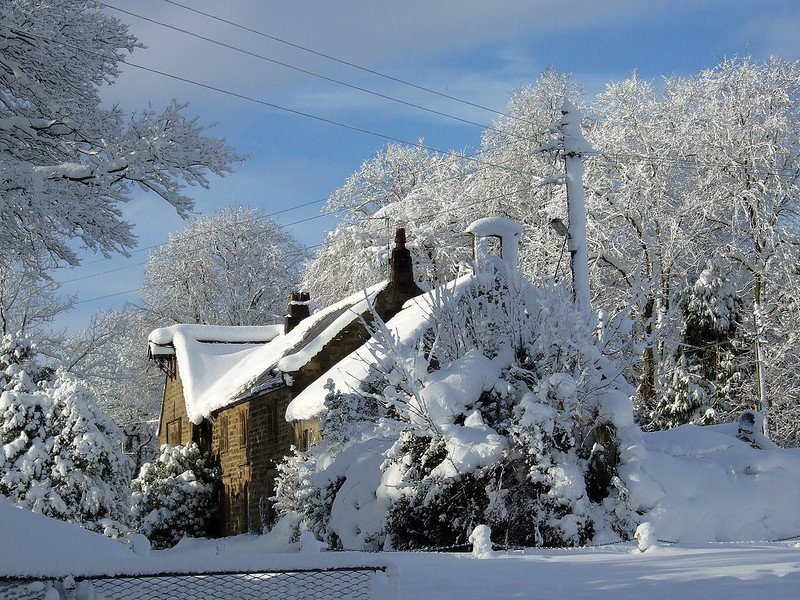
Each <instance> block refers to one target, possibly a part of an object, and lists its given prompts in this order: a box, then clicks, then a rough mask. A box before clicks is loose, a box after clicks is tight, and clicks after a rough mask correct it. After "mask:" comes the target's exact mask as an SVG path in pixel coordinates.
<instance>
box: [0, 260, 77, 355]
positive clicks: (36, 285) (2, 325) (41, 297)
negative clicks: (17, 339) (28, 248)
mask: <svg viewBox="0 0 800 600" xmlns="http://www.w3.org/2000/svg"><path fill="white" fill-rule="evenodd" d="M71 306H72V302H71V300H63V299H61V297H60V294H59V286H58V284H57V283H56V282H55V281H53V280H52V279H51V278H49V277H41V267H40V266H37V267H36V268H35V269H33V270H31V269H28V268H26V266H25V265H24V264H23V263H21V262H19V261H14V262H8V263H3V264H2V265H0V334H2V335H6V334H10V333H18V332H19V333H22V334H24V335H27V336H36V337H37V338H38V339H39V340H40V341H41V340H42V339H43V338H47V339H48V340H50V341H55V340H54V337H55V336H54V335H53V332H52V331H50V330H49V329H50V325H51V324H52V323H53V321H54V320H55V318H56V317H57V316H58V315H59V314H61V313H63V312H64V311H66V310H69V308H71Z"/></svg>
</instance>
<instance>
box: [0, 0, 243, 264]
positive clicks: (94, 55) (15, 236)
mask: <svg viewBox="0 0 800 600" xmlns="http://www.w3.org/2000/svg"><path fill="white" fill-rule="evenodd" d="M0 40H2V41H0V89H1V90H2V102H0V195H2V197H3V202H2V206H0V230H2V231H3V235H2V236H0V257H2V259H3V260H2V262H4V263H5V262H9V261H12V260H14V261H22V262H25V263H27V265H28V266H29V267H32V268H36V267H38V266H40V264H41V261H40V259H41V257H43V256H44V257H46V258H47V260H48V262H49V264H51V265H52V264H64V263H68V264H76V263H77V262H78V258H77V255H76V252H75V249H74V247H73V245H72V244H71V242H72V241H73V240H74V239H76V238H77V239H78V240H79V241H80V242H81V243H82V244H83V245H85V246H86V247H88V248H90V249H92V250H96V251H99V252H102V253H104V254H108V253H110V252H118V251H124V250H125V249H126V248H128V247H130V246H132V245H133V243H134V242H135V238H134V236H133V233H132V226H131V225H130V224H129V223H126V222H125V221H124V220H123V219H122V218H121V212H120V203H122V202H125V201H126V200H128V199H129V198H130V194H131V191H132V189H133V188H134V187H136V188H139V189H141V190H146V191H152V192H155V193H156V194H158V195H159V196H161V197H162V198H164V199H165V200H166V201H167V202H168V203H169V204H171V205H172V206H174V207H175V209H176V210H177V211H178V213H179V214H180V215H182V216H186V215H188V214H189V213H190V211H191V209H192V205H193V202H192V200H191V199H190V198H189V197H188V196H186V195H185V193H184V192H183V190H184V188H185V187H186V186H187V185H190V186H193V185H199V186H202V187H207V186H208V184H209V181H208V174H209V173H213V174H216V175H223V174H224V173H225V172H227V171H229V170H230V165H231V163H232V162H233V161H235V160H238V159H239V157H237V156H236V155H235V154H234V153H233V152H232V151H231V149H230V148H228V147H227V146H226V145H225V143H224V142H223V141H221V140H219V139H214V138H210V137H207V136H205V135H204V128H203V127H202V126H200V125H199V124H198V122H197V120H196V119H194V118H191V117H187V115H186V110H185V108H186V107H185V105H183V104H178V103H175V102H173V103H172V104H171V105H170V106H168V107H167V108H166V109H165V110H164V111H163V112H157V111H155V110H153V109H152V108H147V109H145V110H143V111H141V112H139V113H137V114H133V115H126V114H125V113H124V112H123V111H122V110H121V109H120V108H119V107H112V108H104V107H102V106H101V105H100V97H99V94H98V90H99V87H100V86H102V85H105V84H110V83H113V82H114V80H115V79H116V77H117V76H118V75H119V63H120V62H121V61H123V60H124V57H125V55H126V54H128V53H130V52H133V51H134V50H135V49H136V48H137V46H138V44H137V42H136V38H135V37H134V36H133V35H131V34H130V33H129V32H128V30H127V26H126V25H124V24H123V23H121V22H120V21H119V20H117V19H115V18H113V17H111V16H109V15H107V14H105V13H104V12H102V11H101V10H100V8H99V7H98V6H97V5H96V4H94V3H93V2H91V1H90V0H75V1H71V2H51V1H49V0H7V1H4V2H3V9H2V11H0Z"/></svg>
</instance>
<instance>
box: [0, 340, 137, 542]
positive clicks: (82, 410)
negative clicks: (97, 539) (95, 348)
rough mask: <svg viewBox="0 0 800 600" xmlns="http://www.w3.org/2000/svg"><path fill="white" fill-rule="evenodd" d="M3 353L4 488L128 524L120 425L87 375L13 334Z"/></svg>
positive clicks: (101, 527)
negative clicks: (44, 356) (81, 377)
mask: <svg viewBox="0 0 800 600" xmlns="http://www.w3.org/2000/svg"><path fill="white" fill-rule="evenodd" d="M0 361H1V362H2V366H4V367H5V368H4V370H3V375H2V378H3V387H4V391H3V392H2V394H0V445H1V446H2V452H0V494H2V495H3V496H6V497H7V498H8V499H9V500H10V501H11V502H13V503H15V504H17V505H19V506H22V507H25V508H28V509H30V510H33V511H36V512H39V513H42V514H44V515H47V516H49V517H53V518H56V519H62V520H64V521H71V522H73V523H77V524H79V525H82V526H84V527H86V528H88V529H92V530H94V531H102V532H104V533H107V534H109V535H118V534H119V533H121V532H123V531H124V530H125V522H126V521H127V512H128V482H129V480H130V464H129V461H128V460H127V458H126V457H125V455H124V454H123V453H122V446H121V434H120V431H119V429H118V428H117V427H116V425H114V423H113V422H112V421H111V420H110V419H109V418H108V417H107V416H106V415H105V414H103V413H102V412H101V411H100V410H99V409H98V408H97V402H96V399H95V397H94V395H93V394H92V393H91V392H90V391H89V390H88V389H87V388H86V386H85V385H83V384H82V383H81V382H80V381H78V380H76V379H75V378H73V377H71V376H70V375H68V374H66V373H63V372H61V371H57V372H55V373H54V374H53V373H52V371H50V370H48V369H45V368H42V367H39V366H37V364H36V360H35V353H34V351H33V349H32V346H31V345H30V344H29V343H28V342H26V341H24V340H20V339H19V338H15V337H14V336H6V337H5V338H4V340H3V346H2V352H0ZM43 373H49V374H51V375H52V379H44V380H42V379H41V377H42V374H43ZM37 379H39V381H38V383H35V380H37Z"/></svg>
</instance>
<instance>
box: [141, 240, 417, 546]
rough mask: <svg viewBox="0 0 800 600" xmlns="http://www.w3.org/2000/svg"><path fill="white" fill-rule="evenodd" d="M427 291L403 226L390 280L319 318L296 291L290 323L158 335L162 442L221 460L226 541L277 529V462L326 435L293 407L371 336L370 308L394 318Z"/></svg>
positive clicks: (154, 336) (152, 341)
mask: <svg viewBox="0 0 800 600" xmlns="http://www.w3.org/2000/svg"><path fill="white" fill-rule="evenodd" d="M421 292H422V290H421V289H420V288H419V287H418V286H417V284H416V283H415V281H414V275H413V269H412V260H411V254H410V252H409V251H408V249H407V248H406V247H405V232H404V230H402V229H398V231H397V235H396V238H395V247H394V249H393V251H392V255H391V259H390V263H389V277H388V279H387V280H386V281H383V282H381V283H379V284H377V285H374V286H372V287H371V288H369V289H367V290H364V291H360V292H358V293H356V294H353V295H352V296H350V297H348V298H345V299H344V300H342V301H340V302H338V303H336V304H333V305H332V306H329V307H327V308H325V309H323V310H320V311H317V312H315V313H314V314H309V313H310V311H309V298H308V295H307V294H302V295H300V294H297V295H295V294H293V295H292V297H291V299H290V305H289V314H288V315H287V316H286V319H285V322H284V324H283V325H273V326H265V327H223V326H213V325H174V326H171V327H166V328H162V329H156V330H155V331H153V332H152V333H151V334H150V337H149V355H150V358H151V359H152V360H155V361H156V362H157V363H158V365H159V366H160V368H161V369H162V370H163V371H164V372H165V373H166V381H165V385H164V396H163V401H162V408H161V417H160V423H159V441H160V442H161V443H162V444H170V445H177V444H187V443H189V442H192V441H194V442H196V443H197V444H198V445H199V446H200V447H201V449H203V450H205V451H210V452H211V454H212V456H214V457H215V458H216V459H217V460H218V461H219V465H220V467H221V475H222V485H221V489H220V513H219V517H220V518H219V528H218V533H219V534H221V535H235V534H239V533H244V532H247V531H257V530H260V529H261V528H262V527H263V526H264V525H265V524H268V523H270V522H272V520H273V518H274V514H273V511H272V507H271V505H270V502H269V500H268V499H269V498H270V497H271V496H273V495H274V481H275V477H276V475H277V470H276V465H277V463H278V462H280V460H281V459H282V458H283V457H284V456H285V455H287V454H288V453H289V451H290V447H291V446H292V445H294V446H296V447H298V448H300V449H305V448H307V447H308V445H309V444H310V443H313V441H314V440H315V439H317V438H318V436H319V432H318V428H317V421H316V420H315V419H314V418H310V419H298V420H295V421H293V422H292V423H287V421H286V420H285V418H284V416H285V414H286V409H287V407H288V406H289V403H290V402H291V401H292V399H293V398H295V397H296V396H297V395H298V394H299V393H300V392H302V391H303V390H304V389H305V388H306V387H308V386H309V385H310V384H311V383H313V382H315V381H316V380H317V379H318V378H319V377H320V376H321V375H322V374H323V373H325V372H326V371H328V370H329V369H330V368H331V367H332V366H333V365H335V364H336V363H337V362H338V361H339V360H341V359H342V358H343V357H345V356H347V355H348V354H350V353H351V352H352V351H353V350H355V349H356V348H358V347H360V346H361V345H362V344H363V343H364V342H365V341H366V340H367V339H368V337H369V335H368V333H367V330H366V328H365V327H364V325H363V323H362V318H363V319H365V320H369V319H370V318H371V314H370V311H369V306H370V305H373V306H374V307H375V311H376V312H377V314H378V315H380V317H381V318H382V319H384V320H388V319H390V318H391V317H393V316H394V315H395V314H397V313H398V312H399V311H400V309H401V308H402V306H403V304H404V303H405V302H406V301H407V300H409V299H410V298H412V297H414V296H417V295H418V294H420V293H421Z"/></svg>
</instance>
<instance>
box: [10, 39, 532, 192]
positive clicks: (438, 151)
mask: <svg viewBox="0 0 800 600" xmlns="http://www.w3.org/2000/svg"><path fill="white" fill-rule="evenodd" d="M18 31H20V32H22V33H25V34H26V35H29V36H31V37H35V38H39V39H42V40H45V41H48V42H51V43H54V44H59V45H61V46H64V47H65V48H70V49H72V50H77V51H79V52H85V53H87V54H92V55H94V56H99V57H101V58H103V59H105V60H109V61H117V62H120V63H122V64H125V65H128V66H131V67H134V68H136V69H140V70H142V71H146V72H148V73H153V74H156V75H161V76H162V77H166V78H168V79H174V80H176V81H181V82H183V83H188V84H190V85H194V86H196V87H200V88H203V89H207V90H211V91H213V92H217V93H220V94H224V95H227V96H231V97H233V98H238V99H240V100H246V101H248V102H252V103H254V104H259V105H262V106H266V107H268V108H273V109H275V110H279V111H283V112H287V113H289V114H293V115H297V116H300V117H306V118H308V119H313V120H315V121H320V122H321V123H327V124H329V125H335V126H336V127H341V128H343V129H348V130H350V131H356V132H359V133H363V134H366V135H371V136H374V137H378V138H381V139H384V140H389V141H391V142H397V143H398V144H402V145H404V146H408V147H410V148H419V149H421V150H427V151H429V152H433V153H435V154H440V155H442V156H456V157H458V158H461V159H463V160H466V161H472V162H475V163H478V164H482V165H485V166H487V167H492V168H494V169H500V170H503V171H511V172H514V173H518V174H520V175H525V176H531V175H532V173H525V172H523V171H520V170H518V169H515V168H513V167H507V166H504V165H498V164H495V163H491V162H489V161H485V160H481V159H479V158H476V157H475V156H471V155H465V154H462V153H459V152H455V151H452V150H442V149H441V148H436V147H433V146H428V145H427V144H423V143H422V142H409V141H408V140H404V139H402V138H398V137H395V136H391V135H388V134H385V133H379V132H377V131H372V130H370V129H367V128H365V127H359V126H358V125H352V124H350V123H345V122H343V121H337V120H335V119H330V118H328V117H323V116H320V115H315V114H313V113H309V112H305V111H302V110H297V109H295V108H289V107H287V106H282V105H280V104H276V103H274V102H269V101H267V100H262V99H260V98H254V97H252V96H248V95H246V94H240V93H238V92H232V91H230V90H226V89H224V88H220V87H217V86H214V85H211V84H208V83H202V82H200V81H195V80H193V79H189V78H187V77H182V76H180V75H175V74H174V73H168V72H166V71H161V70H160V69H155V68H152V67H146V66H144V65H140V64H138V63H134V62H130V61H127V60H122V59H119V58H118V57H116V56H114V57H110V56H106V55H104V54H103V53H101V52H95V51H93V50H89V49H87V48H83V47H81V46H75V45H74V44H68V43H66V42H62V41H60V40H55V39H53V38H50V37H47V36H45V35H41V34H38V33H34V32H32V31H28V30H25V29H19V30H18Z"/></svg>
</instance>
